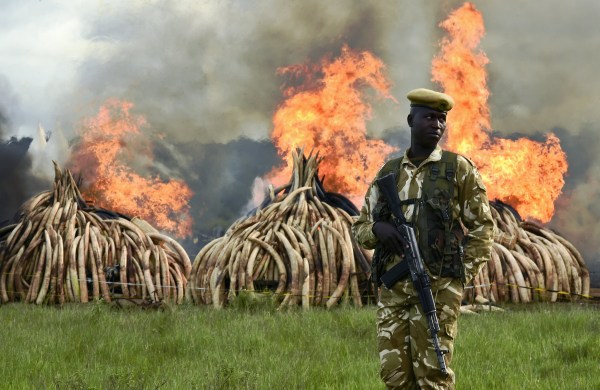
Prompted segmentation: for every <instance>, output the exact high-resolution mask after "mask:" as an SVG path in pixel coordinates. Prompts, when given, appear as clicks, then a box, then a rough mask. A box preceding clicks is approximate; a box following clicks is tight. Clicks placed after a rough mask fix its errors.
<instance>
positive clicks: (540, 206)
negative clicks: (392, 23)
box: [432, 3, 567, 222]
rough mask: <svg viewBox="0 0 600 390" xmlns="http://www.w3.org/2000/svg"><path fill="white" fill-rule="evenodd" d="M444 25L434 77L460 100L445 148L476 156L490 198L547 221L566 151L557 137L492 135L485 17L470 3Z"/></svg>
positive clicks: (561, 181)
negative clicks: (483, 44)
mask: <svg viewBox="0 0 600 390" xmlns="http://www.w3.org/2000/svg"><path fill="white" fill-rule="evenodd" d="M440 26H441V27H442V28H444V29H445V30H446V31H447V32H448V37H446V38H444V39H443V40H442V42H441V52H440V54H439V56H438V57H436V58H435V59H434V60H433V63H432V75H433V77H432V80H433V81H436V82H439V83H440V84H441V85H442V87H443V88H444V90H445V92H446V93H448V94H449V95H450V96H452V97H453V98H454V99H455V101H456V106H455V108H454V109H452V111H450V112H449V113H448V127H449V128H448V136H447V139H446V143H445V147H446V148H447V149H449V150H453V151H455V152H458V153H461V154H464V155H466V156H468V157H469V158H471V159H472V160H473V161H474V162H475V164H476V165H477V167H478V168H479V170H480V172H481V176H482V177H483V180H484V182H485V184H486V187H487V189H488V196H489V198H490V199H499V200H502V201H503V202H506V203H508V204H510V205H511V206H513V207H515V208H516V209H517V211H519V213H520V214H521V216H523V217H524V218H535V219H537V220H540V221H542V222H548V221H549V220H550V219H551V218H552V215H553V214H554V201H555V200H556V198H557V197H558V196H559V195H560V193H561V190H562V187H563V185H564V175H565V173H566V171H567V160H566V155H565V153H564V152H563V150H562V149H561V147H560V143H559V140H558V138H557V137H556V136H555V135H554V134H551V133H550V134H548V135H547V139H546V142H545V143H540V142H535V141H532V140H529V139H526V138H521V139H518V140H514V141H513V140H507V139H499V138H493V137H492V136H491V121H490V112H489V109H488V106H487V99H488V97H489V95H490V93H489V91H488V89H487V72H486V70H485V65H486V64H487V63H488V58H487V56H486V55H485V53H483V52H481V51H479V52H475V50H476V49H477V46H478V45H479V42H480V40H481V38H482V37H483V35H484V33H485V28H484V23H483V17H482V16H481V13H479V11H477V10H476V9H475V7H474V6H473V5H472V4H470V3H465V4H464V5H463V6H462V7H461V8H459V9H457V10H455V11H454V12H452V13H451V14H450V16H449V17H448V18H447V19H446V20H445V21H443V22H442V23H441V24H440Z"/></svg>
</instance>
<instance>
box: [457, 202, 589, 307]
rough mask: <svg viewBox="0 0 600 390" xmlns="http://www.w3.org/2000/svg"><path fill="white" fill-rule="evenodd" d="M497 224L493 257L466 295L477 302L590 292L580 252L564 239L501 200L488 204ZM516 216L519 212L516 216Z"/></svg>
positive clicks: (542, 298)
mask: <svg viewBox="0 0 600 390" xmlns="http://www.w3.org/2000/svg"><path fill="white" fill-rule="evenodd" d="M490 205H491V206H492V215H493V217H494V223H495V233H494V244H493V248H492V256H491V259H490V261H488V262H487V263H486V265H485V266H484V267H483V268H482V270H481V272H480V273H479V274H478V275H477V276H476V277H475V278H474V280H473V282H472V285H473V286H474V287H473V289H472V290H470V289H467V290H465V298H466V299H469V298H473V297H478V298H479V299H477V300H479V301H481V300H483V299H487V300H489V301H491V302H508V301H510V302H531V301H534V300H540V301H551V302H555V301H556V300H557V299H559V298H561V297H562V298H565V299H574V298H576V297H577V296H579V295H589V291H590V273H589V271H588V269H587V267H586V264H585V262H584V260H583V257H582V256H581V254H580V253H579V251H578V250H577V249H576V248H575V247H574V246H573V244H571V243H570V242H569V241H567V240H566V239H565V238H564V237H562V236H560V235H559V234H557V233H555V232H553V231H551V230H550V229H548V228H545V227H542V226H540V225H538V224H536V223H534V222H530V221H523V220H521V218H520V217H519V216H518V214H516V212H514V211H511V210H510V208H509V207H510V206H507V205H506V204H503V203H501V202H490ZM515 214H516V215H515Z"/></svg>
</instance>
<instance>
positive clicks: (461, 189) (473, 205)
mask: <svg viewBox="0 0 600 390" xmlns="http://www.w3.org/2000/svg"><path fill="white" fill-rule="evenodd" d="M441 156H442V149H441V148H440V147H439V146H437V147H436V148H435V150H434V151H433V152H432V153H431V155H429V157H428V158H427V159H426V160H425V161H423V162H422V163H421V165H420V166H419V167H416V166H415V165H414V164H413V163H412V162H410V160H409V159H408V156H407V153H406V152H405V154H404V156H403V157H402V163H401V168H400V172H399V178H398V194H399V196H400V199H401V200H403V199H411V198H420V197H421V187H422V183H423V180H424V178H425V174H426V172H427V164H428V163H431V162H433V161H439V160H440V158H441ZM455 178H456V180H455V190H454V200H453V205H454V207H453V210H452V213H453V217H454V218H457V219H460V220H461V222H462V223H463V225H464V226H465V227H466V228H467V229H468V234H467V237H468V239H467V244H466V246H465V256H464V265H465V274H466V279H467V281H469V280H471V279H472V278H474V277H475V275H477V273H479V271H480V270H481V267H483V265H484V263H485V262H486V261H488V260H489V258H490V252H491V247H492V238H493V230H494V222H493V219H492V215H491V212H490V205H489V202H488V198H487V193H486V188H485V186H484V184H483V181H482V180H481V176H480V175H479V172H478V171H477V168H476V167H475V166H474V164H473V163H472V162H471V161H470V160H469V159H467V158H466V157H463V156H460V155H459V156H458V161H457V167H456V173H455ZM378 198H379V191H378V188H377V186H376V185H375V184H374V182H373V184H371V186H370V187H369V189H368V191H367V194H366V196H365V203H364V205H363V207H362V209H361V211H360V216H359V217H358V220H356V221H355V222H354V224H353V225H352V233H353V234H354V237H355V238H356V240H357V241H358V243H359V244H360V245H362V246H363V247H365V248H367V249H374V248H375V246H376V245H377V242H378V240H377V238H376V237H375V235H374V234H373V231H372V228H373V223H374V222H373V216H372V209H373V207H375V205H376V203H377V199H378ZM403 211H404V216H405V217H406V220H407V221H408V222H411V221H412V220H413V216H414V215H413V214H414V213H415V205H414V204H409V205H404V206H403ZM417 234H419V232H417ZM396 261H398V259H396ZM396 261H394V262H396ZM431 277H432V278H434V279H436V277H435V275H431Z"/></svg>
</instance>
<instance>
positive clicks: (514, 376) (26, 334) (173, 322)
mask: <svg viewBox="0 0 600 390" xmlns="http://www.w3.org/2000/svg"><path fill="white" fill-rule="evenodd" d="M597 308H598V306H595V307H594V306H582V305H577V304H555V305H537V306H533V305H527V306H517V307H513V308H512V309H511V310H510V311H507V312H504V313H485V314H481V315H479V316H466V315H465V316H462V317H461V319H460V323H459V336H458V340H457V342H456V353H455V360H454V363H453V369H454V370H455V371H456V374H457V388H459V389H489V388H492V389H493V388H497V389H513V388H526V389H594V388H600V366H599V363H600V336H599V333H600V324H599V321H598V319H599V318H600V317H599V315H600V311H599V310H597ZM524 309H527V310H524ZM0 340H1V341H0V346H1V347H0V351H1V354H0V378H1V379H0V387H1V388H15V389H22V388H60V389H88V388H96V389H105V388H106V389H109V388H110V389H119V388H121V389H131V388H137V389H155V388H164V389H174V388H177V389H187V388H194V389H305V388H306V389H382V388H383V386H382V384H381V383H380V381H379V378H378V369H379V363H378V358H377V351H376V343H375V309H374V308H373V307H369V308H364V309H353V308H351V307H347V308H338V309H336V310H333V311H325V310H319V309H317V310H311V311H309V312H302V311H301V310H292V311H287V312H278V311H276V310H274V308H273V307H271V306H270V305H268V304H256V303H254V302H252V301H251V300H247V299H241V300H239V301H238V302H237V303H236V304H235V305H233V307H230V308H226V309H224V310H213V309H210V308H204V307H195V306H188V305H183V306H179V307H173V308H168V309H167V310H164V311H156V310H140V309H137V308H136V309H117V308H114V307H111V306H109V305H106V304H102V303H92V304H87V305H67V306H65V307H63V308H62V309H60V308H51V307H37V306H31V305H23V304H12V305H4V306H0Z"/></svg>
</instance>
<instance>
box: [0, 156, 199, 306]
mask: <svg viewBox="0 0 600 390" xmlns="http://www.w3.org/2000/svg"><path fill="white" fill-rule="evenodd" d="M54 167H55V181H54V190H53V191H46V192H42V193H40V194H38V195H37V196H35V197H33V198H31V199H30V200H29V201H27V202H26V203H25V204H24V205H23V206H22V207H21V209H20V218H19V220H18V222H17V223H16V224H14V225H10V226H7V227H5V228H3V229H1V230H0V270H1V275H0V276H1V278H0V296H1V299H2V302H3V303H5V302H13V301H22V302H27V303H36V304H44V303H46V304H57V303H58V304H62V303H64V302H88V301H90V300H98V299H103V300H105V301H107V302H109V301H111V299H114V298H117V297H123V298H141V299H144V300H149V301H150V300H151V301H153V302H157V301H169V302H173V303H181V302H183V301H184V294H185V287H186V284H187V280H188V278H189V274H190V271H191V262H190V259H189V257H188V256H187V254H186V252H185V250H183V248H182V247H181V245H179V244H178V243H177V242H176V241H175V240H173V239H172V238H170V237H167V236H165V235H163V234H160V233H158V232H157V231H155V230H153V229H151V228H150V229H149V228H148V226H149V225H148V224H147V223H144V222H143V221H141V220H140V221H139V222H138V223H137V224H136V219H135V218H134V219H133V220H132V221H130V220H128V219H126V218H115V219H102V218H101V217H100V216H99V215H98V214H97V213H95V212H94V210H95V209H94V208H90V207H88V206H87V205H86V203H85V201H83V199H82V197H81V194H80V192H79V189H78V188H77V185H76V183H75V180H73V177H72V175H71V173H70V172H69V171H68V170H65V171H64V172H62V171H61V170H60V169H59V168H58V166H57V165H56V164H55V165H54ZM140 226H141V227H140Z"/></svg>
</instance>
